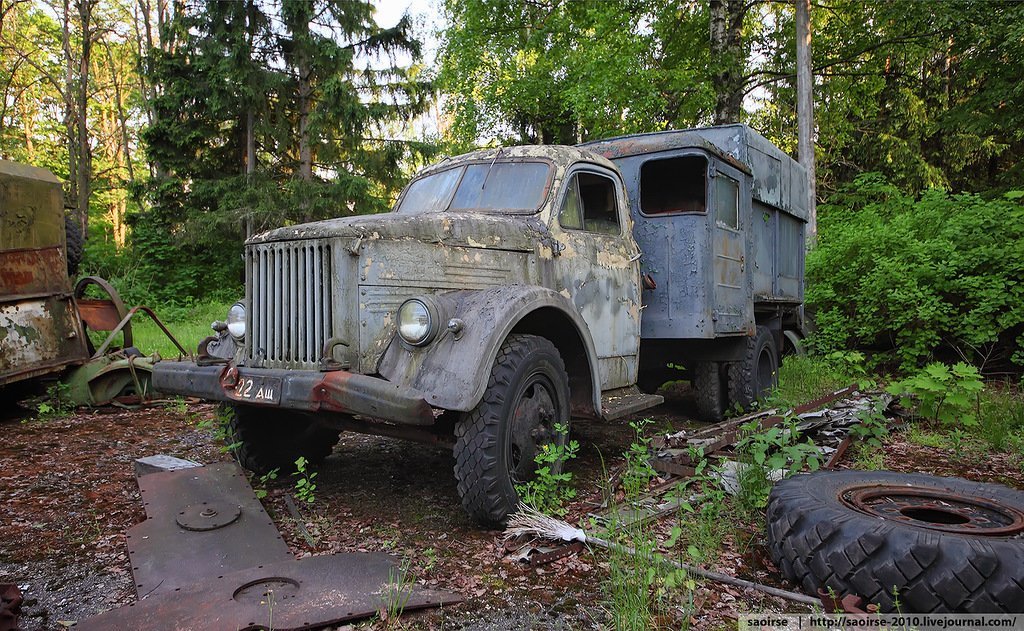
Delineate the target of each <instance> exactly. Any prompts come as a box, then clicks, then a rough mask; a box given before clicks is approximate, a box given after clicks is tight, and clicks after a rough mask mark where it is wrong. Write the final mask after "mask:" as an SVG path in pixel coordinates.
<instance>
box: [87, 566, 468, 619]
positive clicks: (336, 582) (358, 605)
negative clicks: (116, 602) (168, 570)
mask: <svg viewBox="0 0 1024 631" xmlns="http://www.w3.org/2000/svg"><path fill="white" fill-rule="evenodd" d="M398 572H399V570H398V569H397V565H396V563H395V561H394V560H393V559H392V558H391V557H390V556H388V555H386V554H382V553H373V554H366V553H360V554H334V555H329V556H316V557H307V558H305V559H301V560H298V561H296V560H291V561H286V562H283V563H277V564H273V565H270V564H264V565H261V566H259V567H255V568H250V569H248V570H242V571H240V572H234V573H231V574H224V575H222V576H217V577H211V578H210V579H208V580H206V581H198V582H196V583H194V584H192V585H189V586H183V587H181V588H178V589H176V590H175V591H173V592H171V593H167V592H163V593H161V594H159V595H153V596H150V597H148V598H144V599H142V600H140V601H139V602H138V603H135V604H134V605H129V606H128V607H121V608H120V609H115V610H113V611H108V612H106V613H103V614H100V615H98V616H94V617H92V618H89V619H87V620H83V621H80V622H79V623H78V625H77V626H76V627H75V628H76V629H80V630H83V631H84V630H97V631H100V630H102V631H121V630H124V631H150V630H153V631H156V630H160V631H163V630H166V629H172V628H173V629H176V630H180V631H187V630H193V629H195V630H200V629H201V630H204V631H205V630H208V629H230V630H234V629H243V630H244V629H275V630H277V631H286V630H289V629H310V628H316V627H323V626H326V625H332V624H338V623H341V622H345V621H348V620H356V619H359V618H366V617H368V616H371V615H373V614H374V613H376V612H377V611H378V610H379V609H381V608H384V607H386V603H387V602H388V601H389V598H392V599H393V598H396V597H397V598H400V599H402V600H405V599H407V600H406V602H405V607H404V609H405V610H406V611H411V610H414V609H422V608H425V607H437V606H440V605H451V604H455V603H458V602H461V600H462V598H461V597H460V596H458V595H457V594H453V593H451V592H444V591H437V590H427V589H420V588H417V587H414V586H412V585H410V584H408V583H406V590H405V591H403V592H402V593H401V595H400V596H397V595H396V591H397V590H396V587H395V586H396V585H397V579H396V577H397V576H398Z"/></svg>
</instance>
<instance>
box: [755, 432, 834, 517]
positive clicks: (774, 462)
mask: <svg viewBox="0 0 1024 631" xmlns="http://www.w3.org/2000/svg"><path fill="white" fill-rule="evenodd" d="M740 430H741V432H742V437H741V438H740V440H739V442H738V443H736V451H737V453H738V454H739V456H740V464H741V466H740V469H739V486H740V493H739V500H740V503H741V505H742V506H743V507H744V508H746V509H747V510H760V509H763V508H764V507H765V506H767V505H768V493H769V492H770V491H771V488H772V485H773V484H774V482H773V477H772V476H773V473H774V472H775V471H777V470H782V471H783V475H784V476H786V477H789V476H791V475H793V474H795V473H798V472H800V471H802V470H803V469H804V468H805V467H806V468H808V469H810V470H811V471H817V470H818V469H819V468H820V467H821V452H819V451H818V449H817V447H815V446H814V443H813V442H812V441H811V439H809V438H808V439H807V440H806V441H803V442H801V441H800V432H799V430H797V421H796V419H795V418H793V417H791V416H787V417H786V418H785V419H784V420H783V422H782V424H781V425H776V426H774V427H769V428H768V429H763V428H762V427H761V423H760V420H759V419H754V420H752V421H750V422H748V423H744V424H743V425H741V426H740ZM743 465H746V466H743Z"/></svg>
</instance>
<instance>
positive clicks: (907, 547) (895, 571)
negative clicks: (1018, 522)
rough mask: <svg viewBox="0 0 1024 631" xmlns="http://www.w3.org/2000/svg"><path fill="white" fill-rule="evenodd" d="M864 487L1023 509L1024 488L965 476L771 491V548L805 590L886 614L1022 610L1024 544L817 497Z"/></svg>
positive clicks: (848, 477) (849, 477)
mask: <svg viewBox="0 0 1024 631" xmlns="http://www.w3.org/2000/svg"><path fill="white" fill-rule="evenodd" d="M826 479H830V480H831V482H825V481H826ZM864 481H867V483H877V484H896V483H911V484H919V485H928V486H930V487H932V488H936V487H938V488H944V489H952V490H955V491H959V492H964V493H973V494H975V495H978V496H980V497H989V498H998V499H999V500H1000V501H1002V502H1004V503H1006V504H1008V505H1011V506H1015V507H1016V508H1018V509H1022V508H1024V492H1020V491H1016V490H1014V489H1009V488H1007V487H1003V486H1000V485H995V484H982V483H977V482H971V481H968V480H963V479H960V478H937V477H934V476H926V475H920V474H898V473H893V472H861V471H841V472H819V473H814V474H807V475H797V476H794V477H792V478H790V479H788V480H783V481H781V482H779V483H778V484H777V485H776V486H775V488H774V489H773V490H772V492H771V495H770V497H769V501H768V511H767V521H768V529H767V535H768V536H767V538H768V550H769V552H770V554H771V557H772V559H773V560H774V561H775V563H776V565H777V566H778V567H779V569H780V570H781V571H782V573H783V575H784V576H785V577H786V578H787V579H788V580H790V581H792V582H793V583H796V584H797V585H800V586H801V587H802V588H803V589H804V591H805V592H806V593H808V594H816V593H817V590H818V589H819V588H821V589H826V590H828V589H831V590H833V591H834V592H835V593H836V594H837V595H840V596H844V595H847V594H856V595H858V596H861V597H864V598H866V599H867V601H868V602H869V603H873V604H876V605H878V606H879V608H880V610H881V611H883V612H889V611H896V610H897V608H898V610H899V611H901V612H904V613H1022V612H1024V587H1022V586H1021V582H1022V581H1024V540H1022V539H1020V538H1017V539H1012V538H1001V537H981V536H965V535H957V534H954V533H946V532H940V531H936V530H929V529H925V528H920V527H915V526H912V525H908V524H903V523H899V522H895V521H889V520H880V519H878V518H876V517H870V516H868V515H864V514H861V513H859V512H857V511H855V510H853V509H851V508H849V507H847V506H846V505H844V504H842V503H841V502H840V501H839V500H838V499H835V500H834V501H829V499H828V498H829V496H830V495H832V494H834V493H833V492H832V491H831V490H829V491H824V492H823V491H821V489H822V488H825V487H827V488H828V489H832V488H833V486H836V485H838V486H842V485H847V486H853V485H855V484H860V483H862V482H864ZM838 486H837V488H838ZM836 497H838V495H836ZM894 588H895V589H894ZM896 592H898V606H897V598H896V597H895V593H896ZM993 607H994V609H993Z"/></svg>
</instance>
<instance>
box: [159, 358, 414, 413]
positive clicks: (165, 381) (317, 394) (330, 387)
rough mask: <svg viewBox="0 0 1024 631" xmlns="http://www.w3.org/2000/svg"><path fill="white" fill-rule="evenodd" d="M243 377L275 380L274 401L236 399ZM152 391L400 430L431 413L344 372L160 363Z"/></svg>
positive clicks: (397, 392)
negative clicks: (348, 417) (374, 422)
mask: <svg viewBox="0 0 1024 631" xmlns="http://www.w3.org/2000/svg"><path fill="white" fill-rule="evenodd" d="M246 378H249V379H255V380H260V381H266V380H268V379H270V380H280V392H279V393H276V395H277V396H275V398H274V402H271V401H267V400H263V401H261V400H254V399H249V398H242V397H241V396H240V395H239V394H238V392H237V389H236V387H237V386H238V384H239V383H240V382H241V381H242V380H244V379H246ZM275 383H276V381H275ZM153 389H154V390H156V391H157V392H162V393H165V394H177V395H182V396H191V397H199V398H201V399H209V400H212V401H229V402H233V403H242V404H246V405H259V406H262V407H277V408H283V409H287V410H298V411H302V412H321V411H323V412H337V413H342V414H359V415H362V416H371V417H374V418H379V419H382V420H385V421H390V422H392V423H400V424H403V425H432V424H433V423H434V415H433V412H432V411H431V409H430V406H429V405H427V402H426V400H425V399H424V398H423V395H422V393H420V392H419V391H417V390H413V389H412V388H406V387H402V386H399V385H395V384H393V383H391V382H390V381H387V380H385V379H381V378H379V377H369V376H367V375H360V374H356V373H351V372H348V371H345V370H334V371H330V372H314V371H311V370H280V369H268V368H244V367H242V368H239V367H237V366H234V365H230V364H229V365H218V366H197V365H196V364H195V363H193V362H189V361H167V360H164V361H161V362H158V363H157V364H155V365H154V366H153Z"/></svg>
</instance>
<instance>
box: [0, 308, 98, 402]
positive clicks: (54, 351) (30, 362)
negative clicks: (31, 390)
mask: <svg viewBox="0 0 1024 631" xmlns="http://www.w3.org/2000/svg"><path fill="white" fill-rule="evenodd" d="M0 349H2V351H3V352H0V384H4V383H7V382H9V381H14V380H15V379H23V378H27V377H30V376H35V375H42V374H47V373H49V372H53V371H55V370H59V369H61V368H63V367H65V366H69V365H74V364H77V363H82V362H84V361H85V360H86V359H88V357H89V353H88V349H87V348H86V344H85V336H84V334H83V332H82V325H81V322H79V320H78V314H77V312H76V310H75V304H74V301H73V300H71V297H70V295H64V296H53V297H46V298H37V299H26V300H18V301H13V302H0Z"/></svg>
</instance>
